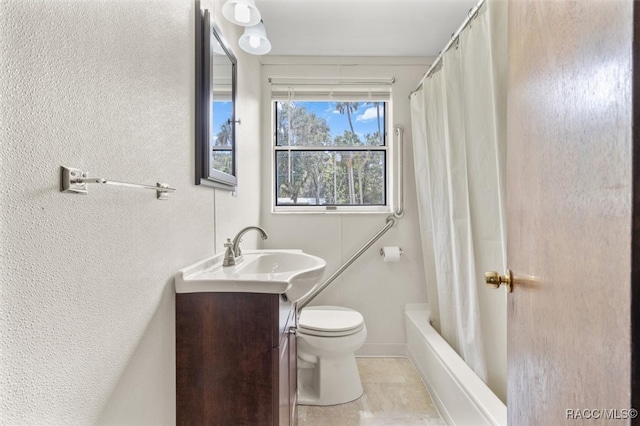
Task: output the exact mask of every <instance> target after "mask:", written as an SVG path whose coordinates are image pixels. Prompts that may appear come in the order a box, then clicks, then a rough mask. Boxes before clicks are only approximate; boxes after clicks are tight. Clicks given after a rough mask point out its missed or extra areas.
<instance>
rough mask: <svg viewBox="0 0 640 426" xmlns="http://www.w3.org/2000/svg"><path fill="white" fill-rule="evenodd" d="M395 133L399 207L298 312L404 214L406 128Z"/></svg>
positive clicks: (315, 291)
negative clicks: (404, 146) (396, 140)
mask: <svg viewBox="0 0 640 426" xmlns="http://www.w3.org/2000/svg"><path fill="white" fill-rule="evenodd" d="M394 131H395V134H396V136H397V137H398V207H397V208H396V209H395V211H394V212H393V214H392V215H390V216H387V222H386V224H385V225H384V226H383V227H382V229H380V230H379V231H378V232H377V233H376V234H375V235H374V236H373V237H371V239H370V240H369V241H367V242H366V243H365V244H364V245H363V246H362V247H361V248H360V250H358V251H357V252H355V254H354V255H353V256H351V257H350V258H349V260H347V261H346V262H345V263H343V264H342V266H341V267H339V268H338V269H337V270H336V271H335V272H334V273H333V274H331V276H330V277H329V278H327V279H326V280H324V282H323V283H322V284H320V285H319V286H318V287H317V288H315V289H314V290H313V291H312V292H311V293H309V294H308V295H306V296H305V297H303V298H302V299H301V300H300V301H299V302H298V308H297V309H298V312H299V311H301V310H302V308H304V307H305V306H307V305H308V304H309V302H311V301H312V300H313V299H315V298H316V297H317V296H318V294H320V293H321V292H322V291H323V290H324V289H325V288H327V286H329V284H331V283H332V282H333V281H334V280H335V279H336V278H338V276H339V275H340V274H342V273H343V272H344V270H345V269H347V268H348V267H349V266H351V264H352V263H353V262H355V261H356V260H357V259H358V258H359V257H360V256H362V253H364V252H365V251H367V249H368V248H369V247H371V246H372V245H373V244H374V243H375V242H376V241H378V240H379V239H380V237H382V236H383V235H384V234H385V233H386V232H387V231H388V230H389V229H391V228H392V227H393V225H395V224H396V222H397V221H398V219H400V218H401V217H402V216H404V180H403V179H404V178H403V166H404V159H403V158H402V155H403V150H402V145H403V144H404V140H403V136H404V128H403V127H402V126H400V125H396V126H395V128H394Z"/></svg>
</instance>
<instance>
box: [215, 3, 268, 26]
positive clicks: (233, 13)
mask: <svg viewBox="0 0 640 426" xmlns="http://www.w3.org/2000/svg"><path fill="white" fill-rule="evenodd" d="M222 15H223V16H224V17H225V18H227V20H229V21H230V22H233V23H234V24H236V25H241V26H243V27H251V26H253V25H256V24H257V23H259V22H260V19H261V16H260V11H259V10H258V8H257V7H256V2H255V0H227V1H226V2H225V4H224V5H222Z"/></svg>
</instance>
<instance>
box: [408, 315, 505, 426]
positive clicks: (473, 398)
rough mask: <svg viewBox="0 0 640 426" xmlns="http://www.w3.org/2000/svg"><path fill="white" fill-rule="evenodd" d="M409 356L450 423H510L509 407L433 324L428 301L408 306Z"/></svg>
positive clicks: (502, 425) (476, 425)
mask: <svg viewBox="0 0 640 426" xmlns="http://www.w3.org/2000/svg"><path fill="white" fill-rule="evenodd" d="M405 327H406V331H407V346H408V356H409V358H410V359H411V361H412V362H413V364H414V365H415V366H416V369H417V370H418V372H419V373H420V376H421V377H422V379H423V380H424V382H425V384H426V385H427V388H428V389H429V392H430V393H431V397H432V398H433V403H434V404H435V405H436V407H437V408H438V411H439V412H440V415H441V416H442V418H443V419H444V421H445V422H446V423H447V424H448V425H456V426H481V425H498V426H505V425H506V424H507V407H506V405H505V404H503V403H502V401H500V399H499V398H498V397H497V396H496V395H495V394H494V393H493V392H492V391H491V390H490V389H489V388H488V387H487V385H486V384H484V382H483V381H482V380H480V378H479V377H478V376H477V375H476V374H475V373H474V372H473V370H471V368H470V367H469V366H467V364H466V363H465V362H464V361H463V360H462V358H460V356H459V355H458V354H457V353H456V352H455V351H454V350H453V349H452V348H451V346H449V345H448V344H447V342H446V341H445V340H444V339H443V338H442V337H441V336H440V334H438V332H437V331H436V330H435V329H434V328H433V327H431V324H430V322H429V310H428V305H422V304H420V305H408V306H407V308H406V310H405Z"/></svg>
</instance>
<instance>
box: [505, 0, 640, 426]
mask: <svg viewBox="0 0 640 426" xmlns="http://www.w3.org/2000/svg"><path fill="white" fill-rule="evenodd" d="M633 7H634V5H633V2H632V1H625V0H604V1H596V0H588V1H544V0H538V1H511V2H510V3H509V109H508V110H509V112H508V142H507V146H508V148H507V161H508V166H507V229H508V265H509V268H510V269H511V270H512V271H513V273H514V280H515V283H514V289H513V293H511V294H510V295H509V296H508V319H507V320H508V386H507V388H508V391H507V394H508V401H507V406H508V418H509V425H513V426H525V425H535V426H538V425H562V424H576V421H574V420H573V419H575V418H585V416H591V417H600V419H599V420H598V421H596V422H594V421H593V420H589V422H590V423H589V424H616V425H620V424H629V423H631V422H632V421H631V420H629V419H628V417H629V414H630V413H629V412H628V411H625V410H629V409H630V408H631V407H632V405H631V389H632V385H631V381H632V380H631V377H632V357H631V340H632V339H631V336H632V332H631V330H632V328H631V327H632V323H631V309H630V308H631V295H632V291H631V290H632V256H633V257H635V252H633V253H632V241H633V240H634V238H632V237H633V233H632V219H633V215H632V211H633V209H632V204H633V200H634V196H633V186H632V181H633V175H632V172H633V171H632V163H633V159H632V150H633V138H632V121H633V118H632V100H633V98H634V96H633V84H632V83H633V76H632V62H633V61H632V52H633V48H632V42H633V39H634V18H633ZM636 211H637V210H636ZM635 240H637V238H635ZM636 297H638V296H636ZM636 306H637V305H636ZM636 343H637V342H636ZM633 371H635V368H634V369H633ZM634 399H636V398H635V396H634ZM636 408H638V409H640V406H636ZM594 410H612V411H606V412H605V411H594ZM613 410H616V411H613ZM607 417H621V418H619V419H607ZM624 417H627V418H626V419H625V418H624ZM578 423H580V422H579V421H578Z"/></svg>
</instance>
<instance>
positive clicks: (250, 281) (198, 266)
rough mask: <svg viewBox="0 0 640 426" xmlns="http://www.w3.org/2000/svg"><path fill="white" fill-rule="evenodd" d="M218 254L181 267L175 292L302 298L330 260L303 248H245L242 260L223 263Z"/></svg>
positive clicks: (292, 299) (313, 285) (316, 282)
mask: <svg viewBox="0 0 640 426" xmlns="http://www.w3.org/2000/svg"><path fill="white" fill-rule="evenodd" d="M223 259H224V254H217V255H215V256H212V257H210V258H207V259H204V260H201V261H200V262H197V263H195V264H193V265H191V266H188V267H186V268H183V269H181V270H180V271H178V273H177V274H176V293H207V292H237V293H279V294H286V295H287V298H289V300H291V301H296V300H299V299H301V298H302V297H303V296H304V295H305V294H307V293H309V292H310V291H311V290H313V288H314V287H315V286H316V285H317V284H318V282H319V280H320V278H321V277H322V274H323V273H324V268H325V266H326V265H327V263H326V262H325V261H324V260H323V259H321V258H319V257H317V256H312V255H310V254H307V253H305V252H303V251H302V250H243V252H242V260H240V261H238V262H237V263H236V264H235V265H233V266H223V265H222V261H223Z"/></svg>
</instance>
